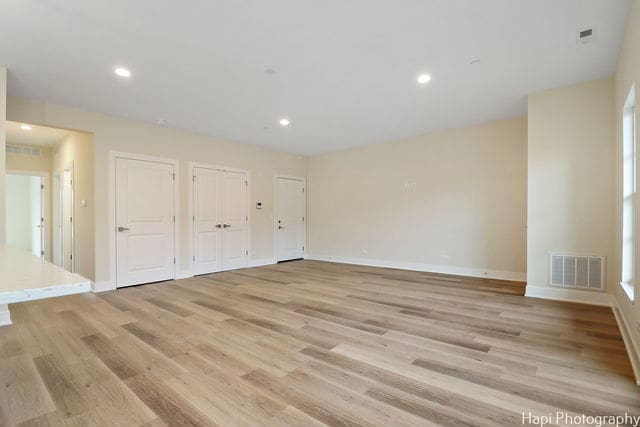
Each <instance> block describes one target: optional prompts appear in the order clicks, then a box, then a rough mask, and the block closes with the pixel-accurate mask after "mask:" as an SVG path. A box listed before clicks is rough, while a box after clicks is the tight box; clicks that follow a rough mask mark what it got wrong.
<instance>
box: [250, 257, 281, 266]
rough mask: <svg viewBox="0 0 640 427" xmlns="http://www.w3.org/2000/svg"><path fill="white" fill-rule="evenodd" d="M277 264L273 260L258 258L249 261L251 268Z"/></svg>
mask: <svg viewBox="0 0 640 427" xmlns="http://www.w3.org/2000/svg"><path fill="white" fill-rule="evenodd" d="M273 264H277V262H276V260H275V259H273V258H257V259H251V260H249V267H262V266H265V265H273Z"/></svg>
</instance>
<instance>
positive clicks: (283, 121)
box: [280, 119, 291, 126]
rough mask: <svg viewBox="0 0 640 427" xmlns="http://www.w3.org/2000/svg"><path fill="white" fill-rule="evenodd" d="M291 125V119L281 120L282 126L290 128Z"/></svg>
mask: <svg viewBox="0 0 640 427" xmlns="http://www.w3.org/2000/svg"><path fill="white" fill-rule="evenodd" d="M289 123H291V122H290V121H289V119H281V120H280V124H281V125H282V126H289Z"/></svg>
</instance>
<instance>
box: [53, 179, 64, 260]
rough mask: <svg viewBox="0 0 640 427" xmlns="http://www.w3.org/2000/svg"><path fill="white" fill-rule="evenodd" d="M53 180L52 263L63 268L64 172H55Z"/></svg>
mask: <svg viewBox="0 0 640 427" xmlns="http://www.w3.org/2000/svg"><path fill="white" fill-rule="evenodd" d="M52 178H53V184H52V185H51V207H52V213H51V262H52V263H54V264H55V265H57V266H58V267H62V266H63V265H64V264H63V259H62V256H63V255H62V171H61V170H60V169H56V170H54V171H53V173H52ZM56 256H57V258H56ZM58 261H59V262H58Z"/></svg>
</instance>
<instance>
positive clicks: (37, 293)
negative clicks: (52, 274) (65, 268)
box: [0, 280, 91, 304]
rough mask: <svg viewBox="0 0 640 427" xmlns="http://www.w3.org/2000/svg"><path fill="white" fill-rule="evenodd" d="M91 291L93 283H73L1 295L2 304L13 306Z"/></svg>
mask: <svg viewBox="0 0 640 427" xmlns="http://www.w3.org/2000/svg"><path fill="white" fill-rule="evenodd" d="M89 291H91V282H89V281H88V280H87V281H85V282H79V283H72V284H67V285H56V286H47V287H46V288H35V289H25V290H21V291H10V292H3V293H1V294H0V304H13V303H16V302H22V301H33V300H36V299H43V298H53V297H61V296H65V295H73V294H81V293H83V292H89Z"/></svg>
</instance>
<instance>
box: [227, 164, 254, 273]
mask: <svg viewBox="0 0 640 427" xmlns="http://www.w3.org/2000/svg"><path fill="white" fill-rule="evenodd" d="M247 186H248V181H247V174H245V173H239V172H228V171H224V172H222V224H223V228H222V242H223V243H222V247H223V251H222V254H223V256H222V258H223V261H222V269H223V270H233V269H236V268H245V267H247V265H248V263H249V255H248V253H247V252H248V248H249V244H248V241H249V220H248V219H249V218H248V216H247V215H248V213H247V209H248V206H247Z"/></svg>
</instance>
